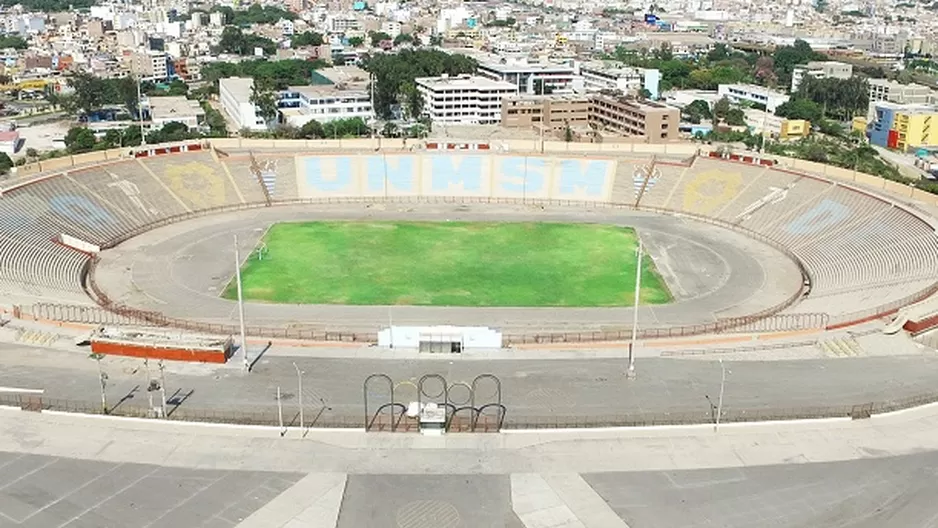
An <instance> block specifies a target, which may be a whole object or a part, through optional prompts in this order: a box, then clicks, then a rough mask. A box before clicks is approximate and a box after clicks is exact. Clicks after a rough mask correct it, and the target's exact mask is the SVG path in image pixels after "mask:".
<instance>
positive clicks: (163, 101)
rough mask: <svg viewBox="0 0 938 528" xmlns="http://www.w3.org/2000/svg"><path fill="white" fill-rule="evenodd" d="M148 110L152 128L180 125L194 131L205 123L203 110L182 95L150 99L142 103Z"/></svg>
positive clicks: (197, 103)
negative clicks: (170, 124) (173, 124)
mask: <svg viewBox="0 0 938 528" xmlns="http://www.w3.org/2000/svg"><path fill="white" fill-rule="evenodd" d="M143 106H144V108H145V109H148V110H149V113H150V123H151V124H152V128H162V127H163V125H165V124H167V123H173V122H176V123H182V124H184V125H186V126H187V127H189V130H192V129H196V128H198V127H199V125H201V124H202V123H203V122H204V121H205V110H203V109H202V106H201V105H200V104H199V102H198V101H195V100H193V99H187V98H186V97H185V96H184V95H180V96H169V97H150V98H148V99H147V100H146V101H145V103H144V105H143Z"/></svg>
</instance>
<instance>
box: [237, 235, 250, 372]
mask: <svg viewBox="0 0 938 528" xmlns="http://www.w3.org/2000/svg"><path fill="white" fill-rule="evenodd" d="M234 246H235V247H234V250H235V281H236V282H237V283H238V322H239V324H240V327H241V357H242V359H243V360H244V369H243V370H244V373H245V374H247V373H248V372H250V370H251V368H250V364H249V363H248V342H247V339H246V338H245V332H244V295H243V292H242V291H241V251H239V250H238V235H235V236H234Z"/></svg>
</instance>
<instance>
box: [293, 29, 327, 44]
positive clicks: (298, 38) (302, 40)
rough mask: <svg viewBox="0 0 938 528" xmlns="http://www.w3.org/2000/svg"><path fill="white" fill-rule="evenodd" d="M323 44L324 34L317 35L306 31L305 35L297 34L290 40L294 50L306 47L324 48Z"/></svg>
mask: <svg viewBox="0 0 938 528" xmlns="http://www.w3.org/2000/svg"><path fill="white" fill-rule="evenodd" d="M322 44H323V39H322V34H321V33H316V32H315V31H304V32H303V33H297V34H296V35H293V37H291V38H290V46H292V47H294V48H301V47H304V46H322Z"/></svg>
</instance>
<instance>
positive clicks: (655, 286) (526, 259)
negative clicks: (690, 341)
mask: <svg viewBox="0 0 938 528" xmlns="http://www.w3.org/2000/svg"><path fill="white" fill-rule="evenodd" d="M263 244H264V245H266V249H267V251H266V254H264V255H263V258H258V254H257V252H254V253H252V254H251V256H250V257H249V258H247V259H246V261H245V264H244V266H243V268H242V272H241V275H242V283H243V288H244V297H245V299H247V300H252V301H261V302H271V303H295V304H352V305H369V304H373V305H423V306H557V307H573V306H581V307H582V306H630V305H631V304H632V303H633V300H634V294H635V293H634V292H635V290H634V287H635V265H636V247H637V245H638V239H637V237H636V234H635V231H634V230H632V229H630V228H623V227H615V226H606V225H591V224H553V223H534V222H530V223H494V222H493V223H487V222H307V223H282V224H275V225H273V226H271V227H270V230H269V231H268V232H267V234H266V236H265V237H264V239H263ZM642 268H643V269H642V291H641V301H642V303H643V304H662V303H667V302H669V301H670V300H671V295H670V293H669V292H668V289H667V287H666V286H665V284H664V281H663V280H662V279H661V277H660V276H659V275H658V273H657V271H656V270H655V267H654V264H653V263H652V261H651V259H650V258H648V257H647V255H646V257H645V258H644V259H643V266H642ZM224 297H226V298H228V299H235V298H237V290H236V285H235V283H234V281H232V282H231V283H230V284H229V285H228V287H227V288H226V289H225V292H224Z"/></svg>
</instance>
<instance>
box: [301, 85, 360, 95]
mask: <svg viewBox="0 0 938 528" xmlns="http://www.w3.org/2000/svg"><path fill="white" fill-rule="evenodd" d="M284 91H286V92H295V93H298V94H302V95H305V96H306V97H368V96H369V94H368V92H367V91H366V90H346V89H343V88H342V87H339V86H334V85H315V86H289V87H287V89H286V90H284Z"/></svg>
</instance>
